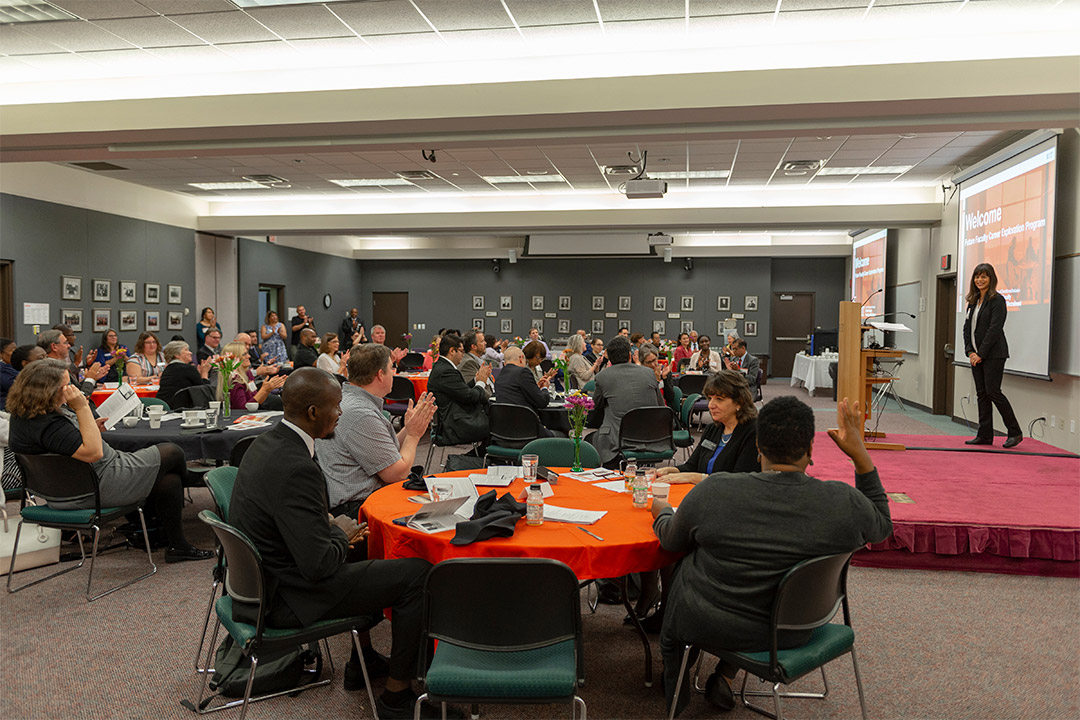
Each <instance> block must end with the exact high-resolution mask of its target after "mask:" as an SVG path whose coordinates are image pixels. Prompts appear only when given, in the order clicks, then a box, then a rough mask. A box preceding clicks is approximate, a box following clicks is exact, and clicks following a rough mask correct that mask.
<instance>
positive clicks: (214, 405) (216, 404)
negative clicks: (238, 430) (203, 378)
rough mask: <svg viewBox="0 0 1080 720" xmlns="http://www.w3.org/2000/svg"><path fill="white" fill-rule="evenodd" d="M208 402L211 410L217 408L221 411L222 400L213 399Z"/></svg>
mask: <svg viewBox="0 0 1080 720" xmlns="http://www.w3.org/2000/svg"><path fill="white" fill-rule="evenodd" d="M207 404H208V405H209V407H210V409H211V410H216V411H218V412H221V401H220V400H212V401H210V402H209V403H207Z"/></svg>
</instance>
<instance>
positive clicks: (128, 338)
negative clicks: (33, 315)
mask: <svg viewBox="0 0 1080 720" xmlns="http://www.w3.org/2000/svg"><path fill="white" fill-rule="evenodd" d="M0 257H3V258H4V259H6V260H13V261H14V270H15V293H14V294H15V326H16V338H15V340H16V341H17V342H18V343H19V344H25V343H30V342H33V341H34V336H33V327H32V326H30V325H23V323H22V319H23V312H22V310H23V308H22V304H23V303H24V302H34V303H49V324H50V325H52V324H54V323H58V322H60V320H61V314H60V311H61V308H79V309H82V311H83V331H82V332H81V333H77V335H78V342H79V343H80V344H82V345H84V346H85V347H86V348H87V349H89V348H91V347H96V346H97V345H98V343H99V341H100V335H99V334H97V333H95V332H94V331H93V323H94V320H93V310H94V308H101V309H106V308H107V309H109V310H111V311H112V317H111V320H112V324H113V327H114V328H115V329H117V332H119V327H120V318H119V312H120V311H121V310H137V311H138V313H139V315H138V330H136V331H127V332H120V333H119V334H120V342H122V343H124V344H126V345H128V346H129V347H130V346H132V345H134V343H135V340H136V339H137V338H138V335H139V332H141V331H142V330H144V329H145V312H144V311H146V310H157V311H159V312H160V313H161V330H160V331H159V332H158V335H159V337H161V339H162V340H167V339H168V338H169V337H170V336H171V335H173V334H174V333H182V334H184V335H186V336H189V337H191V338H192V341H194V327H195V326H194V323H195V320H196V313H197V312H198V310H197V309H195V308H192V311H191V313H190V314H189V315H187V316H186V317H185V318H184V329H183V330H179V331H178V330H168V329H166V316H167V313H168V311H170V310H173V311H176V310H181V311H182V310H183V309H184V308H187V307H189V306H192V305H193V304H194V302H195V236H194V232H193V231H191V230H189V229H185V228H178V227H172V226H169V225H161V224H158V223H152V222H147V221H145V220H135V219H132V218H127V217H122V216H119V215H111V214H108V213H102V212H96V211H93V210H83V209H81V208H75V207H70V206H67V205H58V204H56V203H49V202H43V201H40V200H31V199H28V198H23V197H18V196H15V195H8V194H0ZM61 275H76V276H78V277H81V278H82V300H61V299H60V297H61V296H60V276H61ZM93 278H104V279H108V280H110V285H111V292H112V299H111V301H110V302H109V303H101V304H95V303H94V302H93V284H92V281H93ZM121 281H135V282H137V292H136V302H134V303H121V302H120V301H119V297H120V282H121ZM148 281H149V282H152V283H159V284H160V285H161V302H160V303H158V304H153V303H151V304H149V305H148V304H145V303H143V298H144V284H145V283H146V282H148ZM170 283H171V284H179V285H181V286H183V300H184V303H183V304H182V305H169V304H167V302H166V297H165V296H166V292H167V286H168V285H169V284H170ZM42 329H45V328H44V327H43V328H42Z"/></svg>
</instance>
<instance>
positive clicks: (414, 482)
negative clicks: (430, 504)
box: [401, 470, 427, 492]
mask: <svg viewBox="0 0 1080 720" xmlns="http://www.w3.org/2000/svg"><path fill="white" fill-rule="evenodd" d="M401 487H402V489H404V490H422V491H424V492H427V483H425V482H424V478H422V477H420V473H418V472H416V471H415V470H414V471H412V472H410V473H409V479H408V480H406V481H405V482H403V483H402V484H401Z"/></svg>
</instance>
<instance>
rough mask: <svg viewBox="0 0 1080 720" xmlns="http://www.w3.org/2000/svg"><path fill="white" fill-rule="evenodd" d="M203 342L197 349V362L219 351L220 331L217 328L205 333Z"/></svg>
mask: <svg viewBox="0 0 1080 720" xmlns="http://www.w3.org/2000/svg"><path fill="white" fill-rule="evenodd" d="M203 342H205V343H206V344H205V345H203V346H202V347H201V348H199V351H198V353H197V354H196V357H197V359H198V361H199V362H202V361H203V360H206V359H207V358H212V357H214V356H216V355H218V354H220V353H221V331H220V330H218V329H217V328H214V329H213V330H211V331H210V332H208V333H206V339H205V340H204V341H203Z"/></svg>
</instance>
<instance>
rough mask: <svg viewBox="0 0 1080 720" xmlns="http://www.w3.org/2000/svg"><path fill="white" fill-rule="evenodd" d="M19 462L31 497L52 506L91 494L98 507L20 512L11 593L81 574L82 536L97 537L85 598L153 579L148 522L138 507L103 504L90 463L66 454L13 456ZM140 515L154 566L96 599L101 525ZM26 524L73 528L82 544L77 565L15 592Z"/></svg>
mask: <svg viewBox="0 0 1080 720" xmlns="http://www.w3.org/2000/svg"><path fill="white" fill-rule="evenodd" d="M15 459H16V461H17V462H18V463H19V467H20V468H21V469H22V475H23V483H24V484H25V486H26V490H27V491H28V492H29V493H30V494H31V495H33V496H35V497H37V498H40V499H42V500H45V502H46V503H49V502H60V501H65V500H75V499H80V498H85V497H88V496H93V498H94V507H93V508H90V509H86V510H57V509H55V508H52V507H49V505H47V504H46V505H26V506H24V507H23V509H22V511H21V515H22V517H21V519H20V520H19V527H18V529H17V530H16V531H15V545H14V547H13V548H12V551H11V566H10V568H9V570H8V577H7V591H8V592H9V593H14V592H18V591H19V590H24V589H25V588H28V587H30V586H31V585H37V584H38V583H40V582H45V581H46V580H50V579H52V578H54V577H57V576H58V575H63V574H64V573H67V572H71V571H72V570H77V569H79V568H81V567H82V566H83V563H85V562H86V548H85V547H83V533H86V534H87V535H90V536H92V537H93V549H92V550H91V551H90V572H89V574H88V575H87V578H86V600H87V601H88V602H93V601H94V600H97V599H98V598H100V597H104V596H106V595H108V594H110V593H113V592H116V591H117V590H119V589H120V588H123V587H127V586H128V585H131V584H132V583H135V582H138V581H139V580H143V579H145V578H148V577H150V576H151V575H153V574H154V573H156V572H157V565H155V564H154V558H153V556H152V555H151V554H150V538H149V535H148V534H147V532H146V518H145V517H144V516H143V511H142V506H141V505H138V504H133V505H124V506H118V507H102V506H101V489H100V487H99V483H98V477H97V473H95V472H94V468H93V466H92V465H90V464H89V463H84V462H82V461H80V460H76V459H75V458H73V457H68V456H66V455H53V454H45V455H23V454H21V453H15ZM136 511H138V513H139V522H140V523H141V524H142V531H143V541H144V542H145V543H146V559H147V561H148V562H149V563H150V571H149V572H147V573H144V574H142V575H139V576H138V577H135V578H132V579H131V580H128V581H126V582H123V583H121V584H119V585H115V586H113V587H111V588H109V589H108V590H105V591H104V592H100V593H98V594H97V595H94V594H93V593H92V592H91V589H92V587H93V582H94V561H95V560H96V559H97V553H98V537H99V536H100V534H101V526H102V525H104V524H105V523H107V522H111V521H113V520H118V519H122V518H123V517H124V516H125V515H127V514H128V513H131V512H136ZM24 522H30V523H37V524H38V525H41V526H42V527H49V528H59V529H61V530H74V531H75V533H76V537H77V538H78V540H79V555H80V558H79V563H78V564H77V565H73V566H71V567H67V568H64V569H63V570H59V571H57V572H55V573H53V574H51V575H47V576H45V577H43V578H40V579H38V580H34V581H33V582H29V583H27V584H25V585H23V586H21V587H17V588H13V587H12V586H11V578H12V575H14V574H15V573H14V569H15V557H16V555H17V554H18V547H19V533H21V532H22V527H23V523H24Z"/></svg>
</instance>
